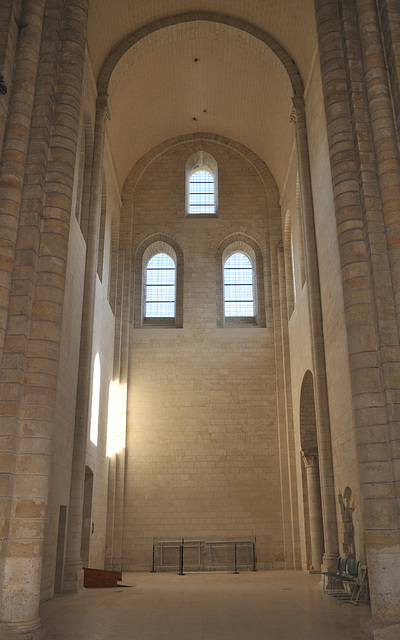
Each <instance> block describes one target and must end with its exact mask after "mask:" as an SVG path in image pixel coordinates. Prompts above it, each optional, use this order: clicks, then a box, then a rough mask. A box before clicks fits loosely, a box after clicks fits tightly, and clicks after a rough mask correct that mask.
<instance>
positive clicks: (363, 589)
mask: <svg viewBox="0 0 400 640" xmlns="http://www.w3.org/2000/svg"><path fill="white" fill-rule="evenodd" d="M322 575H323V576H324V579H323V590H324V593H326V594H328V595H330V596H333V597H335V598H339V599H340V600H344V601H347V602H350V603H351V604H354V605H355V606H356V605H357V604H358V603H359V602H360V601H362V602H368V599H369V594H368V580H367V566H366V565H364V564H360V562H359V561H358V560H353V559H352V558H342V557H339V558H338V559H337V562H336V571H324V572H323V573H322Z"/></svg>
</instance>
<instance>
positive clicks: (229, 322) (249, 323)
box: [224, 316, 258, 329]
mask: <svg viewBox="0 0 400 640" xmlns="http://www.w3.org/2000/svg"><path fill="white" fill-rule="evenodd" d="M240 327H245V328H247V329H248V328H249V327H258V324H257V320H256V319H255V317H254V316H252V317H247V316H238V317H236V318H225V323H224V328H225V329H238V328H240Z"/></svg>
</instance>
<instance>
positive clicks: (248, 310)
mask: <svg viewBox="0 0 400 640" xmlns="http://www.w3.org/2000/svg"><path fill="white" fill-rule="evenodd" d="M224 300H225V317H252V316H254V292H253V268H252V265H251V262H250V260H249V258H248V257H247V256H245V255H244V253H234V254H233V255H231V256H230V258H228V259H227V261H226V262H225V266H224Z"/></svg>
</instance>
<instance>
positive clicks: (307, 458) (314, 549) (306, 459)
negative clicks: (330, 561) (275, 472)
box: [301, 451, 324, 573]
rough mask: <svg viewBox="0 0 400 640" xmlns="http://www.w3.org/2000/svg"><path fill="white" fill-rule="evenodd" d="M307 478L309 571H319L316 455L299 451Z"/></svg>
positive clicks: (320, 545)
mask: <svg viewBox="0 0 400 640" xmlns="http://www.w3.org/2000/svg"><path fill="white" fill-rule="evenodd" d="M301 455H302V459H303V463H304V466H305V468H306V477H307V495H308V514H309V523H310V538H311V540H310V542H311V567H310V569H311V571H315V572H317V573H319V572H320V571H321V560H322V556H323V553H324V536H323V529H322V510H321V489H320V484H319V469H318V455H317V454H315V453H314V454H309V453H306V452H305V451H301Z"/></svg>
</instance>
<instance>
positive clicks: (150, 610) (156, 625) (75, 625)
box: [41, 571, 369, 640]
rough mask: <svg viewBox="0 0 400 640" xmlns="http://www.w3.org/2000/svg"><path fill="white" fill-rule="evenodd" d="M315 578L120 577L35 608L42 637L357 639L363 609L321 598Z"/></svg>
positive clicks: (261, 574) (272, 574) (278, 574)
mask: <svg viewBox="0 0 400 640" xmlns="http://www.w3.org/2000/svg"><path fill="white" fill-rule="evenodd" d="M319 580H320V576H317V575H308V574H305V573H301V572H292V571H258V572H256V573H253V572H243V573H240V574H239V575H233V574H210V573H207V574H187V575H185V576H178V575H175V574H165V573H156V574H150V573H125V574H124V575H123V581H122V583H121V584H123V585H128V586H123V587H122V586H119V587H118V588H116V589H86V590H84V591H82V592H81V593H78V594H74V595H68V596H62V597H59V598H53V599H52V600H49V601H47V602H45V603H44V604H43V605H42V607H41V616H42V620H43V623H44V626H45V628H46V630H47V636H46V637H47V638H48V640H117V639H118V640H125V639H127V640H128V639H129V640H361V639H362V638H364V636H363V635H362V634H361V633H360V631H359V628H360V618H361V617H362V616H366V615H368V614H369V608H368V607H367V605H365V604H361V605H359V606H357V607H354V606H353V605H351V604H348V603H343V602H339V601H338V600H336V599H335V598H332V597H331V596H327V595H324V594H323V593H322V591H321V589H320V587H319V586H318V583H319Z"/></svg>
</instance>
